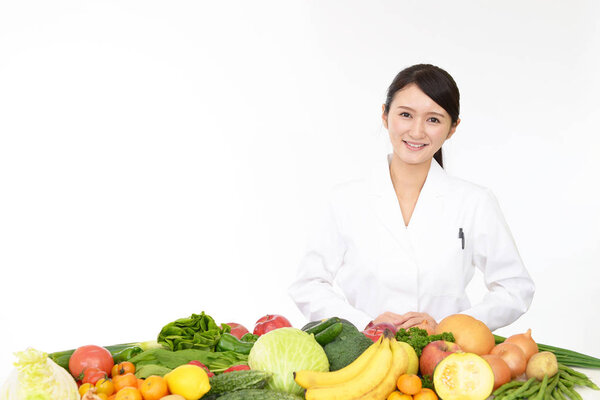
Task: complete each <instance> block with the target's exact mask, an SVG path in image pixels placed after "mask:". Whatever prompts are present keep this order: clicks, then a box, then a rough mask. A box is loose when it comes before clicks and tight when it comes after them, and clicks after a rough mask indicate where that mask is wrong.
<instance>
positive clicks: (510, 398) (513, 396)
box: [504, 378, 537, 400]
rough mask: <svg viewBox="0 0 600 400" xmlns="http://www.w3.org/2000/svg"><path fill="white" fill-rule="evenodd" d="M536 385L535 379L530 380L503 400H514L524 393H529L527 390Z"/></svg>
mask: <svg viewBox="0 0 600 400" xmlns="http://www.w3.org/2000/svg"><path fill="white" fill-rule="evenodd" d="M536 383H537V382H536V380H535V378H530V379H529V380H528V381H526V382H525V383H524V384H523V385H522V386H521V387H519V388H518V389H515V390H512V391H511V392H510V393H508V394H507V396H506V397H505V398H504V399H506V400H514V399H516V398H518V397H521V396H522V393H524V392H525V391H529V390H528V389H529V388H530V387H532V385H535V384H536Z"/></svg>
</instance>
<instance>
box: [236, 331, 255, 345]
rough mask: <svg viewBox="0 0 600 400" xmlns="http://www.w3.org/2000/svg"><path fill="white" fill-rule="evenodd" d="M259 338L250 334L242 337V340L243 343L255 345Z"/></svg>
mask: <svg viewBox="0 0 600 400" xmlns="http://www.w3.org/2000/svg"><path fill="white" fill-rule="evenodd" d="M258 338H259V336H258V335H255V334H253V333H250V332H248V333H246V334H245V335H244V336H242V338H241V339H240V340H241V341H242V342H248V343H254V342H256V341H257V340H258Z"/></svg>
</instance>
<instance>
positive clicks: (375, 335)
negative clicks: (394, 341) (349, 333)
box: [363, 322, 396, 342]
mask: <svg viewBox="0 0 600 400" xmlns="http://www.w3.org/2000/svg"><path fill="white" fill-rule="evenodd" d="M386 329H388V330H390V331H392V333H393V334H394V335H395V334H396V327H395V326H394V324H390V323H388V322H380V323H378V324H375V325H371V324H369V325H367V328H366V329H365V330H364V331H363V334H364V335H365V336H366V337H368V338H369V339H371V340H372V341H373V342H376V341H377V340H379V337H380V336H381V335H383V332H384V331H385V330H386Z"/></svg>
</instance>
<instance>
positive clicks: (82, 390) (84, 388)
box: [79, 383, 94, 397]
mask: <svg viewBox="0 0 600 400" xmlns="http://www.w3.org/2000/svg"><path fill="white" fill-rule="evenodd" d="M93 387H94V385H92V384H91V383H84V384H83V385H81V386H79V395H80V396H81V397H83V395H84V394H86V393H87V392H88V390H90V389H91V388H93Z"/></svg>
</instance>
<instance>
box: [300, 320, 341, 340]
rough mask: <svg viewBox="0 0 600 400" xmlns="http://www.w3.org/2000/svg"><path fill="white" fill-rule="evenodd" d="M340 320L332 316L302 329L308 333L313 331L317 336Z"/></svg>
mask: <svg viewBox="0 0 600 400" xmlns="http://www.w3.org/2000/svg"><path fill="white" fill-rule="evenodd" d="M338 322H340V319H339V318H338V317H331V318H328V319H326V320H323V321H321V322H318V323H316V324H314V325H311V326H309V327H305V328H306V329H302V330H303V331H304V332H306V333H312V334H313V335H315V336H316V335H317V333H319V332H322V331H324V330H325V329H327V328H329V327H330V326H331V325H333V324H336V323H338Z"/></svg>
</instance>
